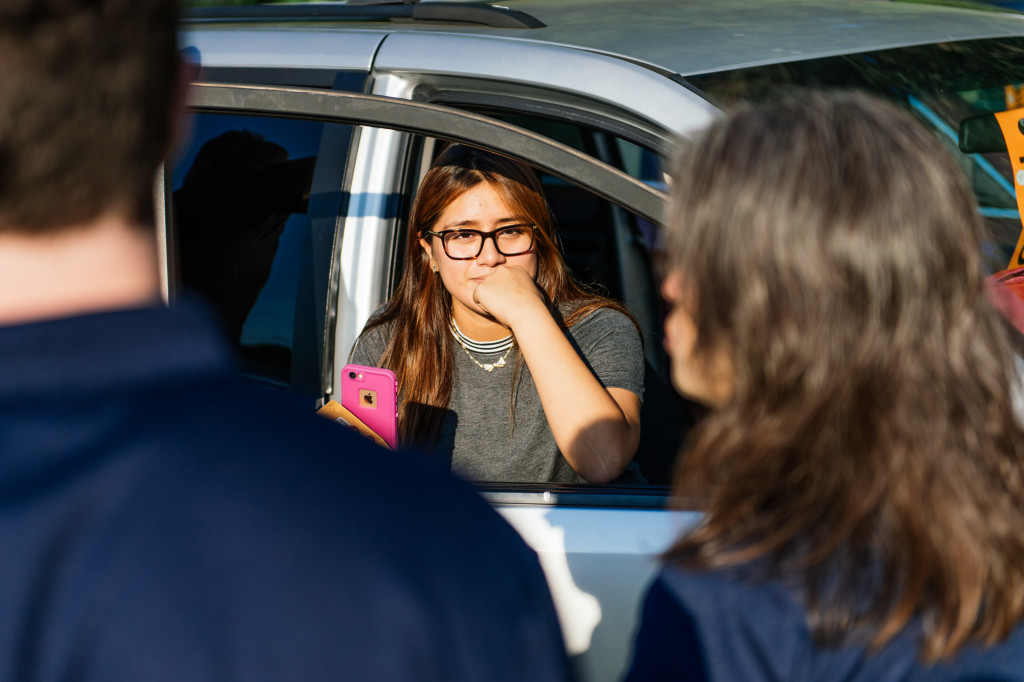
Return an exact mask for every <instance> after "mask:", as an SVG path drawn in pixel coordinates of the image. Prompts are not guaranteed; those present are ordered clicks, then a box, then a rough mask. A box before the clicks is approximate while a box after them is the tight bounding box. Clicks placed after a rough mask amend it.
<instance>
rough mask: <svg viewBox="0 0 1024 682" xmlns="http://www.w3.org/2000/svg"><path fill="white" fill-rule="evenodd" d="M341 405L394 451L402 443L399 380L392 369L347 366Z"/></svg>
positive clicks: (342, 387) (343, 374) (343, 380)
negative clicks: (399, 416)
mask: <svg viewBox="0 0 1024 682" xmlns="http://www.w3.org/2000/svg"><path fill="white" fill-rule="evenodd" d="M341 404H342V406H343V407H344V408H345V409H346V410H348V411H349V412H351V413H352V414H354V415H355V416H357V417H359V418H360V419H361V420H363V423H364V424H366V425H367V426H369V427H370V428H371V429H373V430H374V432H375V433H376V434H377V435H378V436H380V437H381V438H383V439H384V442H385V443H387V444H388V445H389V446H391V447H392V448H394V447H395V443H396V441H397V440H398V380H397V379H396V378H395V373H394V372H392V371H391V370H390V369H382V368H380V367H367V366H365V365H345V366H344V367H343V368H342V370H341Z"/></svg>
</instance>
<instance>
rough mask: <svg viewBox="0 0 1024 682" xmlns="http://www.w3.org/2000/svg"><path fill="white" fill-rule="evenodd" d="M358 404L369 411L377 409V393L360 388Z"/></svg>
mask: <svg viewBox="0 0 1024 682" xmlns="http://www.w3.org/2000/svg"><path fill="white" fill-rule="evenodd" d="M359 404H360V405H362V406H363V407H368V408H370V409H376V408H377V391H374V390H371V389H368V388H361V389H359Z"/></svg>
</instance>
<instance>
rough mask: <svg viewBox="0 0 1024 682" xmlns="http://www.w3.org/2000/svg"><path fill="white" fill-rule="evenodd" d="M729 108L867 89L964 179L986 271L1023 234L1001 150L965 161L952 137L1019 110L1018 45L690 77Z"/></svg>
mask: <svg viewBox="0 0 1024 682" xmlns="http://www.w3.org/2000/svg"><path fill="white" fill-rule="evenodd" d="M690 80H691V81H692V83H693V84H694V85H695V86H696V87H698V88H699V89H701V90H703V91H704V92H706V93H707V94H708V95H709V96H711V97H712V98H713V99H715V100H717V101H718V102H719V103H720V104H722V105H724V106H726V107H729V106H733V105H736V104H739V103H744V102H756V101H758V100H761V99H765V98H771V97H776V96H778V94H779V93H780V92H784V91H786V90H789V89H792V88H794V87H802V88H808V87H809V88H835V87H855V88H860V89H867V90H871V91H873V92H875V93H876V94H878V95H881V96H883V97H886V98H888V99H890V100H894V101H896V102H897V103H899V104H901V105H902V106H904V107H906V108H908V109H910V110H911V111H912V112H913V113H914V115H915V116H917V118H918V119H920V120H921V121H922V122H923V123H925V125H927V126H928V127H929V128H931V129H932V130H933V131H934V132H935V134H936V137H937V140H938V142H939V144H942V145H943V146H944V147H945V148H946V149H948V150H949V151H950V153H951V154H952V155H953V157H954V158H955V159H956V160H957V162H958V163H959V164H960V166H961V168H962V169H963V170H964V172H965V174H966V175H967V178H968V180H969V181H970V183H971V185H972V187H973V189H974V192H975V195H976V196H977V198H978V203H979V204H980V210H981V214H982V216H983V217H984V219H985V222H986V223H987V224H988V227H989V230H990V233H991V234H992V235H993V243H991V244H987V245H986V250H987V252H988V253H989V255H990V256H991V263H990V267H991V268H992V269H993V270H999V269H1002V268H1005V267H1006V264H1007V262H1008V261H1009V258H1010V256H1011V255H1012V250H1013V247H1014V245H1015V244H1016V242H1017V237H1018V235H1019V234H1020V231H1021V223H1020V218H1019V215H1018V211H1017V202H1016V198H1015V195H1014V179H1013V177H1012V170H1011V167H1010V160H1009V158H1008V156H1007V154H1006V152H1005V151H1001V152H988V153H973V154H966V153H963V152H961V151H960V149H959V147H958V130H959V127H960V123H961V121H963V120H964V119H967V118H971V117H975V116H981V115H984V114H990V113H992V112H996V111H1004V110H1006V109H1012V108H1017V107H1020V106H1022V105H1024V97H1021V86H1022V85H1024V39H1021V38H1005V39H990V40H974V41H963V42H956V43H941V44H933V45H923V46H917V47H907V48H900V49H893V50H881V51H877V52H865V53H861V54H852V55H844V56H840V57H829V58H826V59H815V60H808V61H803V62H795V63H789V64H774V65H771V66H761V67H752V68H746V69H738V70H735V71H727V72H721V73H714V74H708V75H704V76H697V77H692V78H690Z"/></svg>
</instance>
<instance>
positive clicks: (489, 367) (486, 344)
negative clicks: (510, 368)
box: [452, 318, 515, 372]
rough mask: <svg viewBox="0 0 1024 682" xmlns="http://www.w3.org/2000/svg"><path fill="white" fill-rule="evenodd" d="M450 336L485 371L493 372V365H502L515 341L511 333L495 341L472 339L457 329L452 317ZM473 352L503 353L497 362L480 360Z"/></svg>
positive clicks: (457, 326)
mask: <svg viewBox="0 0 1024 682" xmlns="http://www.w3.org/2000/svg"><path fill="white" fill-rule="evenodd" d="M452 336H454V337H455V340H456V341H458V342H459V345H460V346H462V350H464V351H466V355H468V356H469V359H470V360H472V361H473V363H474V364H475V365H476V366H477V367H479V368H480V369H482V370H484V371H485V372H493V371H494V368H495V367H504V366H505V358H507V357H508V354H509V352H510V351H511V350H512V345H513V344H514V342H515V339H513V338H512V335H511V334H509V335H508V336H506V337H505V338H503V339H499V340H497V341H474V340H473V339H471V338H469V337H468V336H466V335H465V334H463V333H462V330H461V329H459V325H457V324H455V319H454V318H452ZM473 353H477V354H479V355H494V354H495V353H503V355H502V356H501V357H500V358H498V360H497V362H480V361H479V360H477V359H476V358H474V357H473Z"/></svg>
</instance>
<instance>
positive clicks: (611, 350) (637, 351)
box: [351, 308, 644, 483]
mask: <svg viewBox="0 0 1024 682" xmlns="http://www.w3.org/2000/svg"><path fill="white" fill-rule="evenodd" d="M392 327H393V325H391V324H388V325H381V326H379V327H375V328H373V329H371V330H370V331H369V332H367V333H365V334H364V335H363V336H362V337H360V339H359V341H358V342H357V344H356V347H355V348H354V349H353V351H352V356H351V362H354V363H358V364H361V365H372V366H379V364H380V359H381V357H382V356H383V354H384V350H385V348H386V347H387V342H388V339H389V338H390V334H391V328H392ZM567 336H568V338H569V341H570V343H572V344H573V347H575V348H576V351H577V352H578V353H580V355H581V356H582V357H583V358H584V361H585V362H586V363H587V365H588V366H589V367H590V369H591V371H593V372H594V375H595V376H596V377H597V378H598V380H599V381H600V382H601V384H602V385H604V386H605V387H606V388H624V389H627V390H629V391H632V392H633V393H635V394H636V395H637V396H639V397H640V398H641V399H643V392H644V355H643V346H642V345H641V342H640V335H639V334H638V333H637V330H636V327H634V326H633V323H632V322H630V321H629V318H627V317H626V316H625V315H623V314H622V313H620V312H618V311H616V310H612V309H611V308H599V309H598V310H596V311H594V312H592V313H590V314H589V315H587V316H586V317H585V318H584V319H583V320H581V321H579V322H577V323H576V324H575V325H573V326H572V327H570V328H569V329H568V330H567ZM452 352H453V354H454V355H453V358H454V360H455V376H454V382H453V387H452V397H451V400H450V402H449V403H448V414H447V415H446V416H445V419H444V422H443V423H442V425H441V431H440V435H439V437H438V441H437V443H436V444H435V447H434V448H433V452H432V454H433V456H435V457H437V458H438V459H439V460H441V461H443V462H447V463H449V464H450V465H451V468H452V471H454V472H455V473H457V474H459V475H460V476H462V477H463V478H467V479H469V480H473V481H501V482H510V481H511V482H538V483H540V482H543V483H586V481H585V480H584V478H583V477H582V476H580V475H579V474H578V473H576V471H575V470H574V469H573V468H572V466H571V465H570V464H569V462H568V461H566V459H565V458H564V457H563V456H562V453H561V452H559V451H558V446H557V445H556V444H555V437H554V435H553V434H552V433H551V428H550V427H549V426H548V421H547V418H546V417H545V416H544V409H543V407H541V404H540V396H539V395H538V394H537V387H536V386H535V385H534V383H533V377H532V376H531V375H530V370H529V368H528V367H527V366H526V363H525V362H524V361H523V360H522V358H521V356H519V353H518V349H517V348H514V347H513V348H512V349H511V351H510V352H509V354H508V356H507V357H506V358H505V366H504V367H497V368H495V369H494V371H492V372H486V371H484V370H483V369H482V368H480V367H478V366H477V365H476V364H475V363H474V362H473V361H472V360H471V359H470V358H469V356H467V354H466V352H465V351H464V350H463V348H462V347H461V346H460V345H458V343H453V351H452ZM502 355H503V353H494V354H492V355H485V354H474V357H475V358H476V359H477V360H478V361H479V362H480V363H482V364H486V363H493V362H495V361H497V360H498V358H500V357H501V356H502ZM514 380H515V381H516V387H515V388H516V390H515V405H514V408H513V405H512V400H511V397H512V389H513V381H514ZM619 481H620V482H630V483H632V482H643V478H642V477H641V476H640V475H639V473H638V470H637V467H636V466H635V464H630V468H629V469H627V471H626V472H625V474H623V476H621V477H620V478H619Z"/></svg>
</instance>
